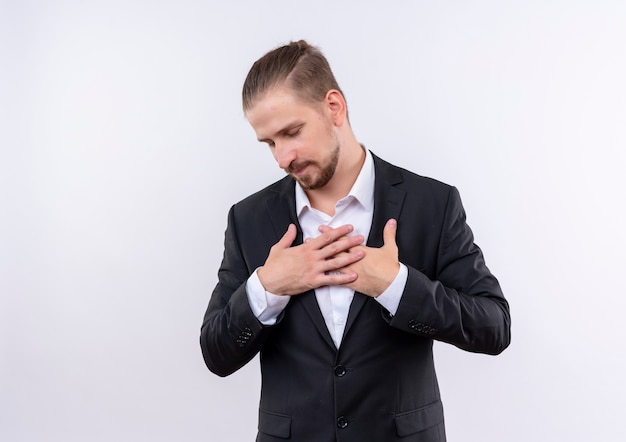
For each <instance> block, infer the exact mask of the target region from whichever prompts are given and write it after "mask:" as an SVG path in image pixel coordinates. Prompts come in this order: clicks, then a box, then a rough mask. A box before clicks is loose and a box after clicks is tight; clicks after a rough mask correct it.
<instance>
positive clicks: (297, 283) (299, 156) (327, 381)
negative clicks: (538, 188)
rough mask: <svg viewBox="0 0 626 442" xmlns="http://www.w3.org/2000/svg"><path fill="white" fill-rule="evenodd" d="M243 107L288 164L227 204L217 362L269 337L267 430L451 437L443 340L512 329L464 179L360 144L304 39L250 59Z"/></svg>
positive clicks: (263, 423) (470, 346) (319, 438)
mask: <svg viewBox="0 0 626 442" xmlns="http://www.w3.org/2000/svg"><path fill="white" fill-rule="evenodd" d="M243 108H244V112H245V115H246V118H247V119H248V121H249V122H250V124H251V125H252V127H253V129H254V131H255V132H256V135H257V137H258V139H259V140H260V141H262V142H265V143H267V144H268V145H269V148H270V151H271V152H272V154H273V155H274V158H275V159H276V161H277V163H278V166H279V167H281V168H282V169H284V170H285V172H287V174H288V176H287V177H285V178H284V179H282V180H280V181H278V182H276V183H274V184H272V185H270V186H269V187H267V188H265V189H263V190H261V191H260V192H258V193H255V194H254V195H251V196H250V197H248V198H246V199H244V200H243V201H241V202H239V203H238V204H236V205H234V206H233V207H232V208H231V210H230V213H229V215H228V227H227V229H226V234H225V250H224V258H223V261H222V265H221V267H220V270H219V282H218V284H217V286H216V288H215V290H214V291H213V295H212V297H211V300H210V302H209V306H208V309H207V312H206V315H205V317H204V323H203V325H202V330H201V337H200V340H201V347H202V352H203V356H204V360H205V362H206V364H207V366H208V367H209V369H210V370H211V371H212V372H214V373H216V374H218V375H220V376H226V375H229V374H231V373H232V372H234V371H236V370H237V369H239V368H240V367H242V366H243V365H244V364H246V363H247V362H248V361H250V360H251V359H252V358H253V357H254V356H255V355H256V354H257V353H259V352H260V362H261V370H262V391H261V401H260V409H259V426H258V430H259V432H258V436H257V441H260V442H269V441H273V442H278V441H285V440H292V441H298V442H309V441H310V442H331V441H351V442H352V441H354V442H363V441H366V442H367V441H372V442H389V441H404V442H418V441H419V442H426V441H429V442H430V441H444V440H445V431H444V424H443V409H442V405H441V400H440V395H439V388H438V385H437V379H436V376H435V370H434V364H433V354H432V345H433V340H439V341H444V342H448V343H451V344H453V345H455V346H457V347H459V348H462V349H465V350H468V351H472V352H480V353H487V354H498V353H500V352H502V351H503V350H504V349H505V348H506V347H507V346H508V345H509V340H510V316H509V308H508V304H507V302H506V300H505V299H504V297H503V295H502V292H501V290H500V286H499V284H498V282H497V280H496V278H495V277H494V276H493V275H492V274H491V273H490V272H489V270H488V269H487V267H486V266H485V263H484V260H483V256H482V252H481V251H480V249H479V248H478V247H477V246H476V245H475V244H474V243H473V236H472V232H471V230H470V229H469V227H468V226H467V225H466V223H465V213H464V210H463V207H462V205H461V201H460V198H459V194H458V192H457V190H456V189H455V188H453V187H451V186H448V185H445V184H443V183H440V182H438V181H435V180H432V179H429V178H424V177H420V176H418V175H415V174H413V173H411V172H408V171H406V170H404V169H401V168H398V167H396V166H393V165H391V164H389V163H386V162H385V161H383V160H381V159H380V158H378V157H377V156H375V155H374V154H372V153H371V152H369V151H367V150H366V149H365V148H364V147H363V146H361V145H360V144H359V142H358V141H357V139H356V138H355V136H354V134H353V132H352V129H351V127H350V124H349V121H348V110H347V106H346V101H345V99H344V96H343V94H342V92H341V89H340V88H339V86H338V85H337V82H336V80H335V78H334V76H333V74H332V72H331V69H330V67H329V65H328V62H327V61H326V59H325V58H324V56H323V55H322V54H321V53H320V52H319V50H317V49H316V48H314V47H312V46H310V45H309V44H307V43H306V42H304V41H299V42H294V43H291V44H289V45H286V46H283V47H280V48H278V49H275V50H273V51H271V52H269V53H268V54H266V55H265V56H263V57H262V58H261V59H259V60H258V61H257V62H256V63H255V64H254V65H253V66H252V68H251V70H250V72H249V73H248V76H247V78H246V80H245V83H244V87H243Z"/></svg>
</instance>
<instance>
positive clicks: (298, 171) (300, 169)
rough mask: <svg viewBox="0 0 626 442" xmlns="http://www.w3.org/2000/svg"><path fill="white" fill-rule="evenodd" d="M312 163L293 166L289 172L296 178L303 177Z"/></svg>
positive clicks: (290, 166)
mask: <svg viewBox="0 0 626 442" xmlns="http://www.w3.org/2000/svg"><path fill="white" fill-rule="evenodd" d="M310 164H311V163H310V162H308V161H307V162H305V163H300V164H291V165H289V168H288V169H287V172H288V173H290V174H291V175H294V176H301V175H303V174H304V172H305V170H306V169H307V168H308V167H309V166H310Z"/></svg>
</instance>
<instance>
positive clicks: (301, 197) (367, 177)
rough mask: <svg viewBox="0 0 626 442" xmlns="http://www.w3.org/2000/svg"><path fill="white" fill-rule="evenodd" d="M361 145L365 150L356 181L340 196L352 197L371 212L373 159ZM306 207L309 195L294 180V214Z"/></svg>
mask: <svg viewBox="0 0 626 442" xmlns="http://www.w3.org/2000/svg"><path fill="white" fill-rule="evenodd" d="M361 147H362V148H363V150H364V151H365V162H363V166H362V167H361V171H360V172H359V175H358V176H357V177H356V181H355V182H354V184H353V185H352V188H351V189H350V192H348V195H346V196H345V197H344V198H342V200H344V199H347V198H353V199H355V200H356V201H357V202H358V203H359V204H361V205H362V206H363V208H364V209H365V210H367V211H370V212H371V211H373V210H374V179H375V174H374V160H373V159H372V154H371V153H370V151H369V150H367V149H366V148H365V146H363V145H361ZM306 207H308V208H309V209H310V208H311V203H310V202H309V197H307V195H306V192H305V191H304V189H303V188H302V186H300V183H298V182H297V181H296V215H297V216H300V215H301V214H302V211H303V210H304V208H306Z"/></svg>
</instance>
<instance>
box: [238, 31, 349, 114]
mask: <svg viewBox="0 0 626 442" xmlns="http://www.w3.org/2000/svg"><path fill="white" fill-rule="evenodd" d="M283 85H285V86H287V87H289V88H290V89H291V90H293V92H295V93H296V94H297V96H298V97H299V98H300V99H302V100H304V101H305V102H308V103H311V104H314V105H315V104H318V103H320V102H321V101H322V100H323V99H324V97H325V96H326V93H327V92H328V91H329V90H331V89H336V90H338V91H339V92H340V93H341V95H343V92H342V91H341V89H340V88H339V85H338V84H337V80H336V79H335V76H334V75H333V72H332V70H331V69H330V65H329V64H328V60H326V57H324V54H322V52H321V51H320V50H319V49H318V48H316V47H315V46H311V45H310V44H308V43H307V42H306V41H304V40H300V41H296V42H291V43H289V44H288V45H285V46H281V47H279V48H276V49H274V50H272V51H270V52H268V53H267V54H265V55H264V56H263V57H261V58H259V59H258V60H257V61H256V62H255V63H254V64H253V65H252V68H250V72H248V76H247V77H246V80H245V81H244V83H243V91H242V94H241V96H242V104H243V110H244V112H246V111H247V110H249V109H250V108H251V107H252V106H253V105H254V104H255V102H256V100H257V99H259V98H261V97H262V96H263V95H264V94H265V93H266V92H268V91H269V90H270V89H272V88H274V87H279V86H283ZM344 99H345V97H344Z"/></svg>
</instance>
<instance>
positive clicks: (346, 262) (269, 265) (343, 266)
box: [257, 224, 397, 295]
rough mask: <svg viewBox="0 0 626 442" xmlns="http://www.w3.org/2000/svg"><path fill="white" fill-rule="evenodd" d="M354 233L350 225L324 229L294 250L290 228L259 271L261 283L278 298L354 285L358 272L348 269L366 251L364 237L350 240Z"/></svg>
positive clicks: (295, 232) (357, 236) (291, 227)
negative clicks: (320, 289)
mask: <svg viewBox="0 0 626 442" xmlns="http://www.w3.org/2000/svg"><path fill="white" fill-rule="evenodd" d="M352 230H353V227H352V226H351V225H349V224H347V225H344V226H341V227H337V228H335V229H334V228H331V227H325V228H324V230H323V231H321V233H322V234H321V235H320V236H318V237H316V238H312V239H310V240H307V241H306V242H305V243H304V244H300V245H298V246H295V247H291V244H293V242H294V240H295V239H296V234H297V231H296V226H295V225H294V224H290V225H289V228H288V229H287V232H286V233H285V234H284V235H283V237H282V238H281V239H280V240H279V241H278V242H277V243H276V244H274V246H272V248H271V249H270V253H269V256H268V257H267V260H266V261H265V264H264V265H263V267H261V268H260V269H259V271H258V273H257V275H258V277H259V281H261V284H263V287H264V288H265V290H266V291H268V292H271V293H273V294H275V295H296V294H298V293H302V292H305V291H307V290H311V289H316V288H318V287H322V286H326V285H349V284H350V283H353V282H354V281H355V280H356V279H357V272H356V271H355V270H353V269H351V268H350V267H349V266H351V265H353V264H354V263H356V262H358V261H359V260H361V259H363V257H364V256H365V248H363V247H357V246H358V245H359V244H361V243H362V242H363V241H364V238H363V235H353V236H348V234H349V233H351V232H352ZM396 255H397V252H396ZM396 260H397V259H396ZM396 273H397V270H396ZM392 279H393V278H392Z"/></svg>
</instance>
